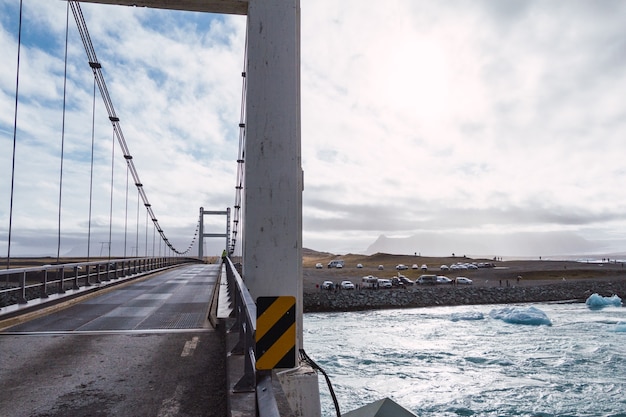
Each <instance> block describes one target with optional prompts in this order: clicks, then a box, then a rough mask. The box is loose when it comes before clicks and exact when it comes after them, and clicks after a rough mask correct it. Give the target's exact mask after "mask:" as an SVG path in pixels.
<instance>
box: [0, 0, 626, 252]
mask: <svg viewBox="0 0 626 417" xmlns="http://www.w3.org/2000/svg"><path fill="white" fill-rule="evenodd" d="M18 5H19V2H18V1H17V0H0V22H1V25H2V27H1V29H0V46H1V50H2V55H3V56H2V64H0V90H1V91H0V110H1V111H0V250H2V251H3V253H1V254H0V256H5V253H6V237H7V231H8V224H9V215H8V213H9V196H10V179H11V151H12V146H13V121H14V106H15V84H16V59H17V33H18V32H17V21H18V13H17V12H18ZM301 8H302V159H303V169H304V171H305V191H304V208H303V215H304V219H303V220H304V230H303V235H304V246H305V247H309V248H313V249H316V250H322V251H329V252H334V253H346V252H363V251H364V250H365V249H366V248H367V247H368V246H369V245H370V244H371V243H372V242H374V241H375V240H376V239H377V238H378V237H379V236H380V235H383V234H384V235H386V236H388V237H408V236H413V235H420V234H431V233H437V234H440V235H443V236H463V237H467V236H473V237H475V236H494V235H499V234H502V233H505V234H508V233H517V232H571V233H575V234H576V235H577V236H581V237H583V238H585V239H588V240H589V241H591V242H592V243H593V244H594V245H595V247H597V248H598V251H605V252H611V251H624V250H626V193H625V192H624V189H625V186H624V184H626V161H625V159H624V158H625V156H626V102H625V99H624V92H626V25H624V21H625V19H626V3H625V2H623V1H621V0H603V1H591V0H588V1H580V0H570V1H563V0H559V1H556V0H541V1H531V0H529V1H517V0H509V1H498V0H482V1H481V0H465V1H462V0H456V1H452V0H450V1H445V2H444V1H432V0H430V1H429V0H390V1H387V2H385V5H384V7H383V8H381V7H380V3H375V2H373V1H369V0H359V1H356V0H342V1H336V0H302V3H301ZM82 10H83V12H84V15H85V19H86V22H87V26H88V28H89V31H90V34H91V38H92V41H93V44H94V47H95V50H96V53H97V56H98V59H99V61H100V62H101V63H102V66H103V74H104V77H105V79H106V82H107V86H108V89H109V93H110V95H111V98H112V101H113V103H114V105H115V109H116V112H117V114H118V116H119V117H120V119H121V126H122V129H123V132H124V135H125V137H126V141H127V143H128V147H129V149H130V153H131V154H132V155H133V157H134V159H133V161H134V163H135V166H136V168H137V170H138V172H139V176H140V178H141V180H142V183H143V184H144V189H145V190H146V194H147V196H148V199H149V200H150V202H151V204H152V208H153V209H154V212H155V215H156V217H157V218H158V220H159V224H160V225H161V227H162V228H163V230H164V231H165V233H166V235H168V237H169V239H170V241H171V242H172V243H173V245H174V246H176V247H177V248H178V249H180V250H185V249H186V248H187V247H188V245H189V243H190V241H191V238H192V237H193V235H194V232H195V230H196V224H197V220H198V209H199V207H200V206H204V207H205V208H206V209H210V210H223V209H225V208H226V207H228V206H233V205H234V199H235V180H236V168H237V167H236V162H235V161H236V159H237V150H238V141H239V132H238V124H239V118H240V112H241V84H242V83H241V71H242V69H243V60H244V42H245V17H242V16H219V15H210V14H198V13H187V12H172V11H160V10H146V9H134V8H124V7H115V6H104V5H93V4H82ZM65 16H66V4H65V3H64V2H60V1H58V2H57V1H52V2H50V1H46V0H24V15H23V32H22V49H21V57H20V60H21V62H20V65H21V69H20V84H19V92H20V95H19V106H18V130H17V148H16V161H17V167H16V172H15V184H16V187H15V195H14V207H13V213H14V214H13V227H12V234H13V236H12V248H11V252H12V254H15V255H19V254H41V253H49V254H56V242H57V224H58V209H57V206H58V198H59V186H58V184H59V176H60V152H61V137H62V134H61V132H62V120H63V119H62V118H63V116H62V106H63V79H64V77H63V73H64V48H65ZM67 70H68V81H67V99H66V100H67V101H66V107H67V110H66V116H65V117H66V118H65V139H64V155H65V158H64V168H63V169H64V172H63V194H62V201H63V204H62V217H61V218H62V221H61V223H62V225H63V227H62V229H63V234H62V238H61V240H62V251H63V252H66V251H69V250H72V249H73V248H77V247H78V248H81V247H86V244H87V243H86V242H87V225H88V219H89V217H88V210H89V199H88V195H89V178H90V155H91V131H92V122H91V120H92V103H93V76H92V74H91V70H90V69H89V67H88V65H87V60H86V55H85V52H84V49H83V46H82V43H81V41H80V38H79V36H78V33H77V31H76V25H75V23H74V21H73V18H72V16H71V14H70V30H69V50H68V69H67ZM96 99H97V100H96V123H95V129H94V130H95V154H94V155H95V156H94V172H95V176H94V186H93V187H94V198H93V208H92V213H93V214H92V234H94V237H92V249H91V252H92V254H96V255H97V254H98V253H100V252H101V250H102V245H103V244H102V242H104V241H108V230H109V205H110V200H111V197H110V191H109V188H110V182H111V146H112V139H113V138H112V129H111V126H110V123H109V121H108V119H107V115H106V112H105V110H104V107H103V106H102V101H101V99H100V98H99V95H98V96H97V97H96ZM115 151H116V153H117V162H116V163H115V167H114V170H113V171H114V182H115V184H116V191H115V193H114V196H113V235H114V236H115V237H114V239H113V240H114V241H117V242H118V244H119V242H121V241H122V240H124V235H126V236H127V238H126V240H127V244H126V246H127V251H128V252H129V253H131V251H132V250H135V249H133V248H135V247H137V246H139V254H140V255H141V254H142V252H143V251H144V250H145V249H146V245H145V241H146V240H148V242H149V243H148V247H149V252H151V251H152V232H151V229H150V232H149V233H148V235H147V236H148V237H146V233H145V212H144V211H141V212H140V215H139V222H137V208H136V207H137V193H136V191H135V190H133V188H134V187H132V181H131V189H130V191H129V198H128V206H129V208H128V210H127V209H126V204H127V203H126V201H127V200H126V198H125V184H126V168H125V164H124V161H123V160H121V159H120V158H119V156H121V152H120V150H119V148H117V149H116V150H115ZM126 213H128V214H126ZM209 221H211V222H214V225H209V226H208V227H209V228H212V227H213V228H215V229H218V230H217V231H221V230H223V223H224V220H223V219H222V218H217V217H216V218H214V219H210V218H207V222H209ZM125 223H126V232H124V230H125ZM137 223H139V227H137ZM157 247H158V244H157ZM157 250H158V249H157ZM422 254H429V253H428V248H424V249H423V250H422ZM432 255H436V254H435V253H432Z"/></svg>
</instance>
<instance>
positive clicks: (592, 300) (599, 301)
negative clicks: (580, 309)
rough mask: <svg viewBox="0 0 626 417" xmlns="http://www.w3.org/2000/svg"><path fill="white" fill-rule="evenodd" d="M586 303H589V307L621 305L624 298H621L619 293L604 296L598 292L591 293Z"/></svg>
mask: <svg viewBox="0 0 626 417" xmlns="http://www.w3.org/2000/svg"><path fill="white" fill-rule="evenodd" d="M585 304H587V307H589V308H592V309H594V308H602V307H607V306H615V307H621V306H622V299H621V298H619V297H618V296H617V295H613V296H611V297H603V296H601V295H598V294H591V295H590V296H589V298H587V301H586V302H585Z"/></svg>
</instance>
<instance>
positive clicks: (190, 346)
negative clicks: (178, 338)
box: [180, 336, 198, 358]
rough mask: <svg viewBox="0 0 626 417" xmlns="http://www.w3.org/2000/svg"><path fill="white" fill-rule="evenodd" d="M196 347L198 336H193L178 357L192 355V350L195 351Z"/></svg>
mask: <svg viewBox="0 0 626 417" xmlns="http://www.w3.org/2000/svg"><path fill="white" fill-rule="evenodd" d="M196 346H198V336H194V337H192V338H191V340H187V341H186V342H185V347H183V352H182V353H181V354H180V356H181V357H182V358H184V357H185V356H191V355H193V352H194V350H196Z"/></svg>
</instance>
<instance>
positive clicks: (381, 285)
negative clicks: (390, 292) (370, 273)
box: [378, 278, 393, 288]
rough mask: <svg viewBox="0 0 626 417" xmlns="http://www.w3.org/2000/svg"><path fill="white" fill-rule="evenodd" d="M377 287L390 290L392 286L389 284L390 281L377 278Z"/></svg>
mask: <svg viewBox="0 0 626 417" xmlns="http://www.w3.org/2000/svg"><path fill="white" fill-rule="evenodd" d="M378 287H379V288H391V287H393V284H392V283H391V280H390V279H386V278H379V279H378Z"/></svg>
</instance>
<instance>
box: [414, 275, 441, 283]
mask: <svg viewBox="0 0 626 417" xmlns="http://www.w3.org/2000/svg"><path fill="white" fill-rule="evenodd" d="M415 282H417V283H418V284H421V285H435V284H436V283H437V275H420V277H419V278H418V279H417V281H415Z"/></svg>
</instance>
